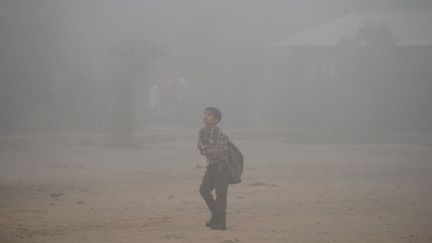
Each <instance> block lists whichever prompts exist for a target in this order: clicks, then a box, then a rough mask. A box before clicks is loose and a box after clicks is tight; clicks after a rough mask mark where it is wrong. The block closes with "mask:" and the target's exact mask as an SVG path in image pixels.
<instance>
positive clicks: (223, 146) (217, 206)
mask: <svg viewBox="0 0 432 243" xmlns="http://www.w3.org/2000/svg"><path fill="white" fill-rule="evenodd" d="M221 118H222V113H221V112H220V111H219V109H217V108H215V107H207V108H206V109H205V111H204V116H203V122H204V125H205V127H203V128H202V129H201V130H200V131H199V140H198V144H197V147H198V149H199V151H200V153H201V155H204V156H206V157H207V163H208V165H207V170H206V172H205V174H204V177H203V179H202V182H201V186H200V194H201V196H202V197H203V198H204V200H205V202H206V203H207V206H208V208H209V210H210V212H211V218H210V220H209V221H207V222H206V226H207V227H209V228H210V229H212V230H226V208H227V193H228V185H229V184H236V183H240V182H241V180H240V176H241V173H242V170H243V155H241V152H240V151H239V150H238V149H237V148H236V147H235V145H234V144H233V143H231V142H230V141H229V140H228V136H227V135H225V134H224V133H223V132H222V130H221V129H220V128H219V127H217V126H216V124H217V123H218V122H220V120H221ZM213 189H214V190H215V192H216V199H214V198H213V195H212V193H211V192H212V191H213Z"/></svg>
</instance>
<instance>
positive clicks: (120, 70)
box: [110, 40, 164, 147]
mask: <svg viewBox="0 0 432 243" xmlns="http://www.w3.org/2000/svg"><path fill="white" fill-rule="evenodd" d="M110 51H111V53H113V54H114V56H115V57H116V60H117V63H116V64H115V67H113V69H112V70H111V71H112V72H113V76H114V79H113V82H112V93H113V108H112V130H111V135H112V136H111V139H112V140H111V142H112V144H113V145H114V146H119V147H124V146H130V145H131V136H132V134H133V132H134V131H135V130H136V128H137V119H136V112H137V90H139V88H140V87H146V85H145V84H144V85H142V84H143V83H144V82H145V81H144V80H145V76H146V74H147V73H148V71H149V70H151V69H153V68H154V67H155V65H156V61H158V60H159V59H160V58H161V57H162V56H163V55H164V51H163V50H162V49H161V48H160V47H157V46H155V45H154V44H151V43H150V42H148V41H142V40H132V41H127V42H123V43H119V44H118V45H116V46H113V47H112V48H110Z"/></svg>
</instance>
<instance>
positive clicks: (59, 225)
mask: <svg viewBox="0 0 432 243" xmlns="http://www.w3.org/2000/svg"><path fill="white" fill-rule="evenodd" d="M233 140H234V142H235V143H236V144H237V145H238V147H239V148H240V149H242V151H243V153H244V155H245V171H244V178H243V182H242V183H241V184H238V185H232V186H230V188H229V194H228V218H227V221H228V230H227V231H212V230H209V229H207V228H206V227H205V226H204V223H205V221H206V220H207V219H208V216H209V215H208V211H207V208H206V207H205V204H204V201H203V200H202V199H201V197H200V195H199V193H198V187H199V184H200V182H201V178H202V175H203V174H204V170H205V168H204V166H205V160H204V158H203V157H201V156H199V154H198V152H197V150H196V147H195V143H194V141H193V140H185V141H164V142H158V143H146V144H144V145H142V147H138V148H130V149H115V148H110V147H104V146H68V147H56V148H54V147H52V148H47V147H44V148H8V149H6V148H3V149H2V150H0V242H44V243H49V242H188V243H194V242H196V243H198V242H199V243H203V242H212V243H214V242H216V243H236V242H240V243H241V242H247V243H253V242H260V243H262V242H410V243H412V242H432V147H431V146H420V145H416V146H415V145H373V144H367V145H365V144H363V145H301V144H292V143H285V142H281V141H279V140H278V139H275V138H265V139H264V138H262V139H233Z"/></svg>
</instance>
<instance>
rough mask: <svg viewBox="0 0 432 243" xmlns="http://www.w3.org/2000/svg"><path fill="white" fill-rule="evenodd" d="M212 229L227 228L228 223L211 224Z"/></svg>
mask: <svg viewBox="0 0 432 243" xmlns="http://www.w3.org/2000/svg"><path fill="white" fill-rule="evenodd" d="M210 229H211V230H226V229H227V228H226V225H224V224H212V225H210Z"/></svg>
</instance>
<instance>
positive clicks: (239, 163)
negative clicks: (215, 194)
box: [227, 141, 243, 184]
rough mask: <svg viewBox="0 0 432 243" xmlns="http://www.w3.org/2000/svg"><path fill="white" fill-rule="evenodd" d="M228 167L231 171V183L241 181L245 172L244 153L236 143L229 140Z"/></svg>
mask: <svg viewBox="0 0 432 243" xmlns="http://www.w3.org/2000/svg"><path fill="white" fill-rule="evenodd" d="M227 165H228V168H229V172H230V178H229V182H228V183H229V184H238V183H240V182H241V176H242V173H243V154H242V152H241V151H240V149H238V148H237V147H236V146H235V145H234V143H232V142H231V141H228V163H227Z"/></svg>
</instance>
